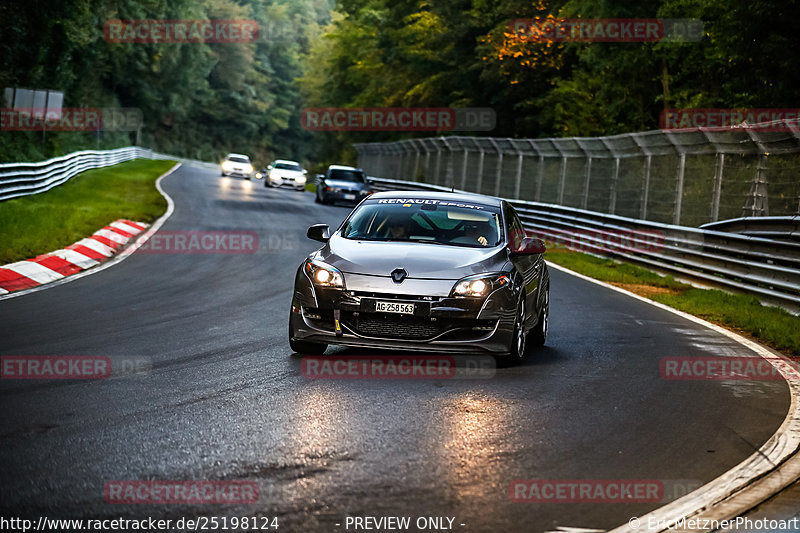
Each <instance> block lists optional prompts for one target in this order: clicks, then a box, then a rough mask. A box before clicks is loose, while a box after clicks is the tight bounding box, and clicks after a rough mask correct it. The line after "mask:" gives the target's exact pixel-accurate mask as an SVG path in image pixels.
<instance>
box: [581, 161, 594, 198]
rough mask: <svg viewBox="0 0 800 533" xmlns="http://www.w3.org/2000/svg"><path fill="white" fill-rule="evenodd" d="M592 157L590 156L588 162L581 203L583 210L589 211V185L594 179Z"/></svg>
mask: <svg viewBox="0 0 800 533" xmlns="http://www.w3.org/2000/svg"><path fill="white" fill-rule="evenodd" d="M592 159H593V158H592V156H589V159H588V161H586V179H584V180H583V200H582V201H581V207H582V208H583V209H587V208H588V206H589V183H590V181H591V179H592Z"/></svg>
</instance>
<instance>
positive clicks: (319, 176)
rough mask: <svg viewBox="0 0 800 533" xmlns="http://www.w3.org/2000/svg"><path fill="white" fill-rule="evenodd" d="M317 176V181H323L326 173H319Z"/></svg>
mask: <svg viewBox="0 0 800 533" xmlns="http://www.w3.org/2000/svg"><path fill="white" fill-rule="evenodd" d="M316 178H317V181H322V180H324V179H325V174H317V176H316Z"/></svg>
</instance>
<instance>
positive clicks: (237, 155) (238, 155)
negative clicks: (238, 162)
mask: <svg viewBox="0 0 800 533" xmlns="http://www.w3.org/2000/svg"><path fill="white" fill-rule="evenodd" d="M231 156H233V157H246V158H247V159H250V156H246V155H244V154H233V153H231V154H228V155H226V156H225V157H231Z"/></svg>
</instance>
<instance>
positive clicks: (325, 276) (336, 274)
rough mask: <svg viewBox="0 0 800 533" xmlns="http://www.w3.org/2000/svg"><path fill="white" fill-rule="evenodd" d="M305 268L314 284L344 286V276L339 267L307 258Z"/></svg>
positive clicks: (338, 287) (334, 286) (341, 287)
mask: <svg viewBox="0 0 800 533" xmlns="http://www.w3.org/2000/svg"><path fill="white" fill-rule="evenodd" d="M303 268H304V269H305V271H306V274H307V275H308V277H309V278H311V281H312V282H313V283H314V285H319V286H320V287H333V288H336V289H343V288H344V276H342V272H341V270H339V269H338V268H335V267H332V266H331V265H329V264H327V263H323V262H322V261H317V260H312V259H307V260H306V264H305V267H303Z"/></svg>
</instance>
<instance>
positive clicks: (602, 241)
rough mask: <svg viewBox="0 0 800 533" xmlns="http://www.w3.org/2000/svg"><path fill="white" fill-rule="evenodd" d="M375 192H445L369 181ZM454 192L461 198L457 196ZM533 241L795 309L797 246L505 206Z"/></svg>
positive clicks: (577, 212)
mask: <svg viewBox="0 0 800 533" xmlns="http://www.w3.org/2000/svg"><path fill="white" fill-rule="evenodd" d="M370 181H371V182H372V183H373V186H374V188H375V189H376V190H404V189H405V190H438V191H449V190H450V188H449V187H442V186H437V185H428V184H424V183H416V182H408V181H400V180H391V179H383V178H370ZM459 192H460V191H459ZM510 202H511V203H512V204H513V205H514V207H515V208H516V209H517V211H518V213H519V215H520V218H522V221H523V223H524V224H525V225H526V228H527V229H528V230H531V231H532V232H533V233H535V234H536V235H538V236H540V237H542V238H545V239H547V240H550V241H556V242H558V243H560V244H564V245H565V246H568V247H571V248H577V249H579V250H583V251H588V252H591V253H599V254H602V255H608V256H613V257H619V258H621V259H625V260H628V261H632V262H635V263H639V264H642V265H644V266H648V267H652V268H655V269H656V270H661V271H666V272H669V273H672V274H675V275H678V276H681V277H688V278H692V279H695V280H699V281H705V282H708V283H711V284H714V285H718V286H722V287H727V288H729V289H732V290H737V291H742V292H747V293H750V294H753V295H755V296H758V297H759V298H761V299H764V300H766V301H769V302H772V303H776V304H779V305H782V306H784V307H788V308H790V309H792V310H800V243H797V242H791V241H776V240H772V239H765V238H762V237H755V236H750V235H741V234H737V233H729V232H722V231H713V230H707V229H699V228H689V227H684V226H676V225H672V224H661V223H658V222H650V221H644V220H638V219H634V218H627V217H622V216H619V215H609V214H605V213H597V212H594V211H587V210H584V209H577V208H574V207H565V206H561V205H554V204H544V203H538V202H526V201H520V200H510Z"/></svg>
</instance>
